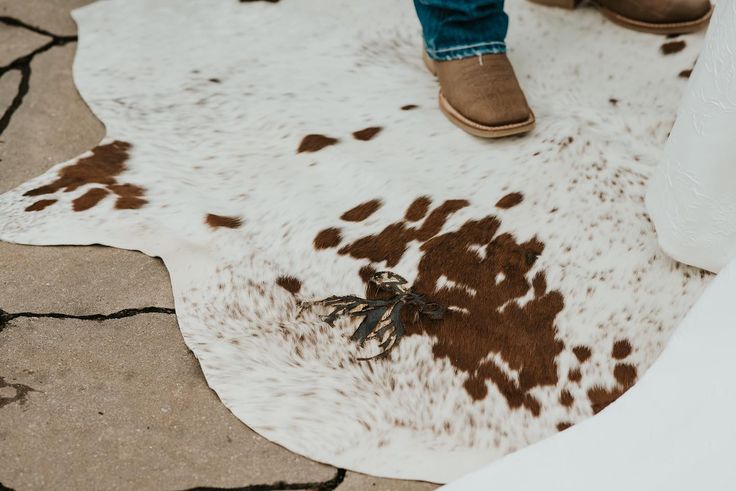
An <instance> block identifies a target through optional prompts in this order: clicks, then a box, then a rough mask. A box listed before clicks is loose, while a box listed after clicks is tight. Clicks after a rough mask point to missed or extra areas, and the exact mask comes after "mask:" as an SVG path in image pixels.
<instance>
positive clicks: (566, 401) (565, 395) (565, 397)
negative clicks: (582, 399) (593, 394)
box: [560, 390, 575, 407]
mask: <svg viewBox="0 0 736 491" xmlns="http://www.w3.org/2000/svg"><path fill="white" fill-rule="evenodd" d="M574 402H575V399H574V398H573V397H572V394H570V391H568V390H563V391H562V392H561V393H560V404H562V405H563V406H565V407H570V406H572V404H573V403H574Z"/></svg>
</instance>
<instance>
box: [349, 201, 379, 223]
mask: <svg viewBox="0 0 736 491" xmlns="http://www.w3.org/2000/svg"><path fill="white" fill-rule="evenodd" d="M380 207H381V200H378V199H374V200H371V201H367V202H365V203H363V204H361V205H358V206H356V207H355V208H352V209H350V210H348V211H346V212H345V213H343V214H342V216H341V217H340V218H341V219H342V220H345V221H346V222H362V221H363V220H365V219H366V218H368V217H369V216H371V215H373V213H375V212H376V210H378V209H379V208H380Z"/></svg>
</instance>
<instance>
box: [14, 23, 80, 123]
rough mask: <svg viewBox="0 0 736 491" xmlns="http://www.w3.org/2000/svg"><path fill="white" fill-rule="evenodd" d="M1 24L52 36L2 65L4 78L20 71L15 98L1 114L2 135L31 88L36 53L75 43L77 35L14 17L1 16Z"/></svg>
mask: <svg viewBox="0 0 736 491" xmlns="http://www.w3.org/2000/svg"><path fill="white" fill-rule="evenodd" d="M0 24H5V25H8V26H12V27H20V28H22V29H26V30H28V31H31V32H35V33H36V34H41V35H42V36H46V37H50V38H51V40H50V41H49V42H48V43H46V44H44V45H42V46H40V47H38V48H36V49H35V50H33V51H31V52H30V53H28V54H26V55H23V56H21V57H19V58H16V59H15V60H13V61H11V62H10V63H9V64H7V65H5V66H2V67H0V78H2V77H3V76H4V75H5V74H6V73H9V72H11V71H13V70H17V71H18V72H19V73H20V83H19V84H18V90H17V92H16V93H15V97H13V100H12V101H11V103H10V105H9V106H8V108H7V109H6V110H5V112H4V113H3V115H2V116H0V135H2V134H3V132H4V131H5V129H6V128H7V127H8V125H9V124H10V120H11V119H12V117H13V114H15V112H16V111H17V110H18V108H20V105H21V104H22V103H23V98H24V97H25V96H26V94H28V91H29V90H30V87H31V62H32V61H33V58H35V57H36V55H38V54H40V53H43V52H45V51H48V50H50V49H51V48H53V47H55V46H64V45H66V44H69V43H74V42H76V41H77V36H59V35H57V34H53V33H50V32H48V31H46V30H44V29H41V28H40V27H35V26H32V25H30V24H26V23H25V22H23V21H21V20H18V19H16V18H14V17H6V16H0Z"/></svg>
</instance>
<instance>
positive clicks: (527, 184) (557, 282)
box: [0, 0, 709, 482]
mask: <svg viewBox="0 0 736 491" xmlns="http://www.w3.org/2000/svg"><path fill="white" fill-rule="evenodd" d="M508 3H510V5H508V8H509V12H510V16H511V18H512V22H513V23H512V28H511V34H510V39H509V45H510V46H511V50H512V51H511V53H510V56H511V59H512V60H513V62H514V64H515V67H516V70H517V72H518V74H519V76H520V79H521V81H522V84H523V86H524V88H525V90H526V91H527V94H528V96H529V100H530V103H531V105H532V107H533V108H534V109H535V111H536V113H537V117H538V121H539V124H538V128H537V130H536V131H535V132H533V133H532V134H530V135H528V136H526V137H523V138H512V139H506V140H502V141H495V142H488V141H481V140H478V139H475V138H472V137H470V136H468V135H466V134H464V133H462V132H461V131H459V130H458V129H456V128H455V127H453V126H452V125H450V124H449V123H448V122H447V121H446V120H445V119H444V118H443V116H442V115H441V114H440V112H439V111H438V110H437V108H436V96H437V83H436V81H435V80H434V79H433V78H432V77H431V76H430V75H429V74H427V73H426V71H425V70H424V68H423V67H422V63H421V60H420V56H419V52H420V49H421V39H420V35H419V29H418V24H417V22H416V19H415V17H414V13H413V11H412V6H411V2H408V1H406V2H395V1H393V0H374V1H371V2H358V1H352V2H347V1H339V0H284V1H282V2H279V3H269V2H254V3H240V2H236V1H235V0H232V1H230V0H227V1H221V2H209V1H204V0H192V1H188V2H179V1H175V0H161V1H159V2H156V3H155V4H151V3H150V2H147V1H145V0H126V1H122V0H112V1H106V2H99V3H96V4H93V5H90V6H87V7H84V8H82V9H80V10H78V11H76V12H75V18H76V19H77V21H78V23H79V27H80V46H79V52H78V55H77V59H76V61H75V67H74V73H75V79H76V82H77V84H78V86H79V89H80V92H81V94H82V96H83V98H84V99H85V101H87V103H88V104H89V105H90V107H91V108H92V110H93V111H94V113H95V114H96V115H97V116H98V117H99V118H100V119H101V120H102V121H103V122H104V124H105V125H106V128H107V137H106V138H105V140H104V141H102V142H101V143H100V144H99V145H98V146H97V147H96V148H94V149H92V150H90V151H89V152H87V153H85V154H83V155H81V156H79V157H78V158H76V159H73V160H71V161H69V162H64V163H61V164H59V165H57V166H55V167H54V168H52V169H51V170H50V171H48V172H47V173H46V174H44V175H42V176H40V177H38V178H36V179H33V180H31V181H29V182H27V183H24V184H23V185H21V186H19V187H18V188H16V189H14V190H12V191H10V192H8V193H6V194H4V195H2V196H0V239H2V240H7V241H13V242H18V243H25V244H39V245H43V244H92V243H100V244H105V245H109V246H113V247H120V248H126V249H135V250H140V251H143V252H144V253H146V254H149V255H155V256H160V257H162V258H163V259H164V261H165V263H166V265H167V267H168V268H169V271H170V273H171V278H172V283H173V290H174V295H175V301H176V310H177V316H178V320H179V325H180V328H181V331H182V335H183V337H184V340H185V341H186V343H187V345H188V346H189V348H191V350H192V351H193V352H194V354H195V355H196V356H197V357H198V359H199V361H200V363H201V366H202V370H203V372H204V374H205V376H206V378H207V381H208V383H209V384H210V386H211V387H212V388H213V389H214V390H215V391H216V392H217V394H218V395H219V397H220V398H221V399H222V401H223V403H224V404H225V405H226V406H227V407H228V408H229V409H230V410H231V411H232V412H233V413H234V414H235V415H236V416H237V417H238V418H240V419H241V420H242V421H243V422H244V423H246V424H248V425H249V426H250V427H252V428H253V429H254V430H256V431H257V432H259V433H260V434H262V435H263V436H265V437H266V438H269V439H270V440H272V441H274V442H276V443H279V444H281V445H284V446H285V447H287V448H289V449H291V450H293V451H295V452H298V453H300V454H303V455H306V456H308V457H310V458H312V459H316V460H319V461H322V462H326V463H329V464H333V465H336V466H340V467H346V468H350V469H353V470H357V471H361V472H365V473H369V474H374V475H380V476H387V477H397V478H409V479H422V480H428V481H434V482H446V481H448V480H451V479H453V478H455V477H458V476H460V475H462V474H464V473H466V472H468V471H470V470H472V469H474V468H476V467H479V466H481V465H483V464H485V463H488V462H490V461H492V460H494V459H497V458H499V457H502V456H503V455H506V454H508V453H509V452H513V451H515V450H517V449H519V448H522V447H524V446H526V445H529V444H531V443H533V442H536V441H539V440H540V439H542V438H545V437H547V436H549V435H552V434H554V433H556V432H558V431H562V430H564V429H565V428H567V427H569V426H570V425H572V424H575V423H577V422H579V421H581V420H583V419H585V418H588V417H590V416H592V415H593V414H595V413H596V412H599V411H601V410H603V409H604V408H605V407H606V406H607V405H608V404H610V403H611V402H612V401H614V400H615V399H616V398H617V397H618V396H620V395H621V394H622V393H623V392H624V391H625V390H627V389H628V388H629V387H631V385H632V384H634V382H635V381H636V380H637V378H638V377H640V376H641V374H642V373H643V372H644V371H645V370H646V369H647V367H648V366H650V365H651V363H652V362H653V361H654V360H655V359H656V357H657V356H658V354H659V353H660V351H661V350H662V348H663V346H664V344H665V343H666V342H667V339H668V336H669V334H670V332H671V331H672V329H673V328H674V327H675V326H676V325H677V323H678V322H679V321H680V319H681V318H682V317H683V316H684V314H685V313H686V312H687V311H688V309H689V308H690V306H691V305H692V304H693V303H694V301H695V300H696V298H697V297H698V296H699V294H700V293H701V292H702V290H703V288H704V287H705V285H706V284H707V282H708V280H709V277H708V276H706V275H705V274H703V273H701V272H700V271H698V270H695V269H692V268H687V267H684V266H680V265H678V264H676V263H675V262H673V261H671V260H669V259H668V258H666V257H665V256H664V255H663V254H662V253H661V252H660V251H659V250H658V248H657V242H656V237H655V233H654V229H653V227H652V225H651V223H650V221H649V219H648V217H647V215H646V211H645V208H644V202H643V197H644V192H645V187H646V182H647V179H648V177H649V175H650V174H651V172H652V169H653V166H654V165H655V164H656V163H657V162H658V161H659V159H660V157H661V155H662V151H661V148H662V144H663V143H664V141H665V139H666V137H667V134H668V131H669V130H670V128H671V125H672V122H673V120H674V116H675V111H676V108H677V105H678V101H679V98H680V95H681V93H682V91H683V89H684V85H685V83H686V82H685V80H684V79H683V77H681V76H679V74H681V72H683V71H686V70H687V69H689V68H690V67H692V65H693V63H694V61H695V58H696V56H697V53H698V48H699V46H700V43H701V36H700V35H691V36H683V37H680V38H678V39H676V40H672V39H664V38H660V37H656V36H651V35H645V34H640V33H634V32H630V31H625V30H623V29H620V28H618V27H616V26H614V25H612V24H611V23H608V22H606V21H605V20H603V18H602V17H601V16H600V15H599V14H598V13H597V12H596V11H594V10H593V9H589V8H583V9H580V10H579V11H576V12H567V11H558V10H549V9H545V8H543V7H539V6H536V5H532V4H529V3H527V2H521V1H519V2H508ZM120 19H125V21H124V22H123V21H121V20H120ZM380 270H390V271H392V272H393V273H395V274H398V275H401V276H403V277H404V278H406V279H407V281H408V284H407V286H410V287H411V288H413V290H412V291H413V292H414V293H417V294H420V295H421V296H423V298H425V299H426V300H427V301H428V302H433V303H436V304H439V305H442V306H443V307H446V308H447V311H446V312H445V314H444V317H443V318H442V319H440V320H437V319H430V318H427V317H426V316H424V315H420V314H418V313H417V312H416V311H412V310H411V308H407V309H406V311H405V312H404V315H403V316H402V317H401V320H402V321H403V324H404V328H405V329H404V335H403V337H401V338H400V339H397V341H398V342H397V344H396V346H395V347H394V348H393V349H392V350H390V351H389V352H388V354H387V355H386V356H385V357H380V358H376V359H373V360H361V359H360V358H365V357H370V356H373V355H376V354H378V353H379V352H380V348H379V347H378V345H377V343H376V341H375V340H370V341H368V342H367V343H366V344H365V345H364V346H362V347H361V346H359V345H358V344H357V343H355V342H353V341H351V336H352V335H353V333H354V331H355V330H356V328H357V327H358V323H359V322H360V319H358V318H347V317H341V318H338V319H336V320H335V322H334V325H332V326H331V325H329V324H328V323H326V322H325V321H324V316H326V315H327V314H328V313H329V309H328V308H326V307H325V306H324V305H319V304H314V303H313V302H315V301H317V300H320V299H324V298H327V297H330V296H345V295H351V294H352V295H356V296H360V297H366V296H367V297H369V299H376V298H380V295H377V292H376V291H372V290H371V288H367V282H368V281H369V280H370V278H371V276H372V275H373V274H374V272H376V271H380ZM394 327H395V326H394ZM389 332H390V331H389ZM601 444H605V442H601Z"/></svg>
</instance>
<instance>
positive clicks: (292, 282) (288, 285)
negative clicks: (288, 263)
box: [276, 276, 302, 295]
mask: <svg viewBox="0 0 736 491" xmlns="http://www.w3.org/2000/svg"><path fill="white" fill-rule="evenodd" d="M276 284H277V285H279V286H280V287H281V288H283V289H284V290H286V291H288V292H289V293H291V294H292V295H296V294H297V293H299V290H301V289H302V282H301V281H299V280H298V279H296V278H294V277H293V276H279V277H278V278H277V279H276Z"/></svg>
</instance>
